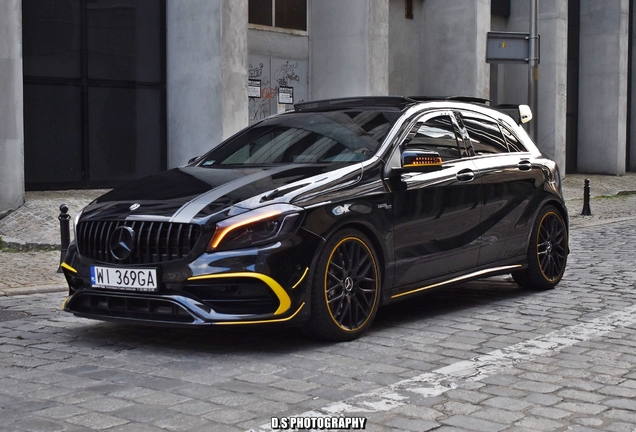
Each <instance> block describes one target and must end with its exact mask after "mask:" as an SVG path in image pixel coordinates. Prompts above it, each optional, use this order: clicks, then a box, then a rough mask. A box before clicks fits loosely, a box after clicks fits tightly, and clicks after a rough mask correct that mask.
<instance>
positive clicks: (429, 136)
mask: <svg viewBox="0 0 636 432" xmlns="http://www.w3.org/2000/svg"><path fill="white" fill-rule="evenodd" d="M458 143H459V140H458V139H457V135H456V134H455V128H454V126H453V122H452V120H451V118H450V116H447V115H441V116H438V117H434V118H431V119H428V120H426V121H423V122H420V121H418V122H417V123H416V124H415V126H413V129H411V132H409V134H408V137H407V139H406V141H405V145H406V147H407V148H416V149H422V150H430V151H435V152H437V153H439V155H440V157H441V158H442V160H443V161H448V160H452V159H459V157H460V155H459V147H458Z"/></svg>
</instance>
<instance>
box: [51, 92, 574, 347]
mask: <svg viewBox="0 0 636 432" xmlns="http://www.w3.org/2000/svg"><path fill="white" fill-rule="evenodd" d="M507 112H508V113H506V112H503V111H500V110H497V109H494V108H490V107H488V106H487V105H486V104H485V103H483V101H482V103H476V102H475V101H471V100H470V99H467V98H451V99H443V100H440V99H436V100H427V99H423V98H419V99H416V98H406V97H361V98H352V99H337V100H326V101H318V102H309V103H303V104H298V105H296V107H295V110H294V111H293V112H288V113H284V114H280V115H276V116H273V117H269V118H267V119H265V120H262V121H260V122H258V123H256V124H254V125H252V126H250V127H248V128H246V129H244V130H243V131H241V132H239V133H237V134H236V135H234V136H233V137H231V138H229V139H228V140H226V141H225V142H223V143H221V144H220V145H218V146H216V147H215V148H214V149H212V150H211V151H210V152H209V153H207V154H205V155H202V156H200V157H198V158H195V159H194V160H192V161H191V162H190V163H189V164H188V165H186V166H183V167H180V168H176V169H172V170H170V171H166V172H164V173H161V174H157V175H154V176H151V177H147V178H143V179H141V180H138V181H136V182H134V183H132V184H129V185H127V186H124V187H120V188H118V189H115V190H113V191H111V192H109V193H107V194H105V195H103V196H102V197H100V198H98V199H96V200H95V201H93V202H92V203H91V204H89V205H88V206H87V207H86V208H85V209H84V210H83V211H82V212H81V213H80V214H79V215H78V216H77V217H76V220H75V242H74V243H73V244H72V245H71V247H70V249H69V251H68V254H67V255H66V258H65V260H64V263H63V264H62V267H63V269H64V274H65V276H66V279H67V281H68V284H69V288H70V291H69V296H68V298H67V299H66V301H65V302H64V310H66V311H68V312H72V313H74V314H75V315H78V316H81V317H87V318H95V319H101V320H114V321H123V322H130V323H142V324H163V325H168V326H175V325H179V326H202V325H215V326H219V325H249V324H252V325H268V324H269V323H280V322H291V323H298V324H301V325H302V326H304V327H305V328H306V329H308V330H309V331H310V332H311V333H313V334H315V335H317V336H319V337H322V338H327V339H332V340H349V339H353V338H355V337H358V336H359V335H360V334H362V333H363V332H364V331H366V330H367V329H368V328H369V326H370V325H371V323H372V321H373V318H374V316H375V314H376V311H377V310H378V307H379V306H381V305H383V304H387V303H389V302H393V301H396V300H401V299H405V298H408V297H409V296H412V295H416V294H419V293H422V292H424V291H425V290H427V289H430V288H437V287H444V286H446V285H448V284H451V283H455V282H459V281H465V280H468V279H473V278H479V277H486V276H492V275H496V274H503V273H512V275H513V277H514V280H515V281H516V282H517V283H518V284H519V285H521V286H522V287H525V288H529V289H539V290H542V289H549V288H552V287H554V286H555V285H556V284H557V283H558V282H559V281H560V280H561V277H562V276H563V272H564V270H565V266H566V260H567V253H568V216H567V211H566V208H565V205H564V202H563V196H562V193H561V185H560V177H559V172H558V170H557V166H556V164H555V162H553V161H552V160H550V159H548V158H546V157H544V156H543V155H542V154H541V152H540V151H539V150H538V149H537V147H536V146H535V145H534V144H533V143H532V141H531V140H530V138H529V137H528V135H527V134H526V132H525V131H524V129H523V128H522V127H521V126H520V123H522V122H525V121H527V120H529V119H530V118H531V113H530V112H529V109H528V108H527V106H523V105H522V106H521V107H519V108H518V109H516V108H515V109H513V110H510V109H508V110H507ZM509 113H511V115H512V117H511V116H510V115H509Z"/></svg>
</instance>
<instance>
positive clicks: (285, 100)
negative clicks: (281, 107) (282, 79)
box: [278, 86, 294, 104]
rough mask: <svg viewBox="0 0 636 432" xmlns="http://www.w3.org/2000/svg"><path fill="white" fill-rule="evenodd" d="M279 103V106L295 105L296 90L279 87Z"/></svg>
mask: <svg viewBox="0 0 636 432" xmlns="http://www.w3.org/2000/svg"><path fill="white" fill-rule="evenodd" d="M278 103H279V104H293V103H294V88H293V87H284V86H280V87H278Z"/></svg>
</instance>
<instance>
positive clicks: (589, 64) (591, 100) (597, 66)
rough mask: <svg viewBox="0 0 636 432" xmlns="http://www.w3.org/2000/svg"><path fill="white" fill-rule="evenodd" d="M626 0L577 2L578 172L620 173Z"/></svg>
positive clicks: (624, 114)
mask: <svg viewBox="0 0 636 432" xmlns="http://www.w3.org/2000/svg"><path fill="white" fill-rule="evenodd" d="M628 29H629V0H605V1H598V0H581V30H580V38H581V43H580V53H581V55H580V71H579V88H580V91H579V133H578V147H577V150H578V158H577V164H578V169H579V171H582V172H590V173H604V174H615V175H622V174H624V173H625V155H626V154H625V149H626V133H627V129H626V128H627V58H628V56H627V47H628Z"/></svg>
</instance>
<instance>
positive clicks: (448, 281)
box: [383, 259, 527, 304]
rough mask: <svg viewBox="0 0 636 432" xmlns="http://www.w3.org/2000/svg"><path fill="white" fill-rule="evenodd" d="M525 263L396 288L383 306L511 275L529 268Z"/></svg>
mask: <svg viewBox="0 0 636 432" xmlns="http://www.w3.org/2000/svg"><path fill="white" fill-rule="evenodd" d="M523 261H525V260H522V259H519V260H516V261H514V262H512V263H509V264H504V265H501V264H500V265H497V266H494V267H493V266H487V267H483V268H477V269H471V271H470V272H468V273H460V274H449V275H446V276H444V277H442V278H437V279H433V280H430V281H424V282H423V283H420V284H417V285H410V286H407V287H399V288H394V289H392V290H390V291H387V292H386V293H385V294H384V296H383V297H384V298H383V304H388V303H392V302H394V301H397V300H401V299H403V298H406V297H408V296H410V295H415V294H420V293H422V292H424V291H427V290H430V289H435V288H441V287H444V286H448V285H453V284H457V283H461V282H467V281H469V280H473V279H480V278H484V277H489V276H496V275H500V274H506V273H510V272H513V271H515V270H521V269H523V268H525V267H527V264H526V263H525V262H523Z"/></svg>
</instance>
